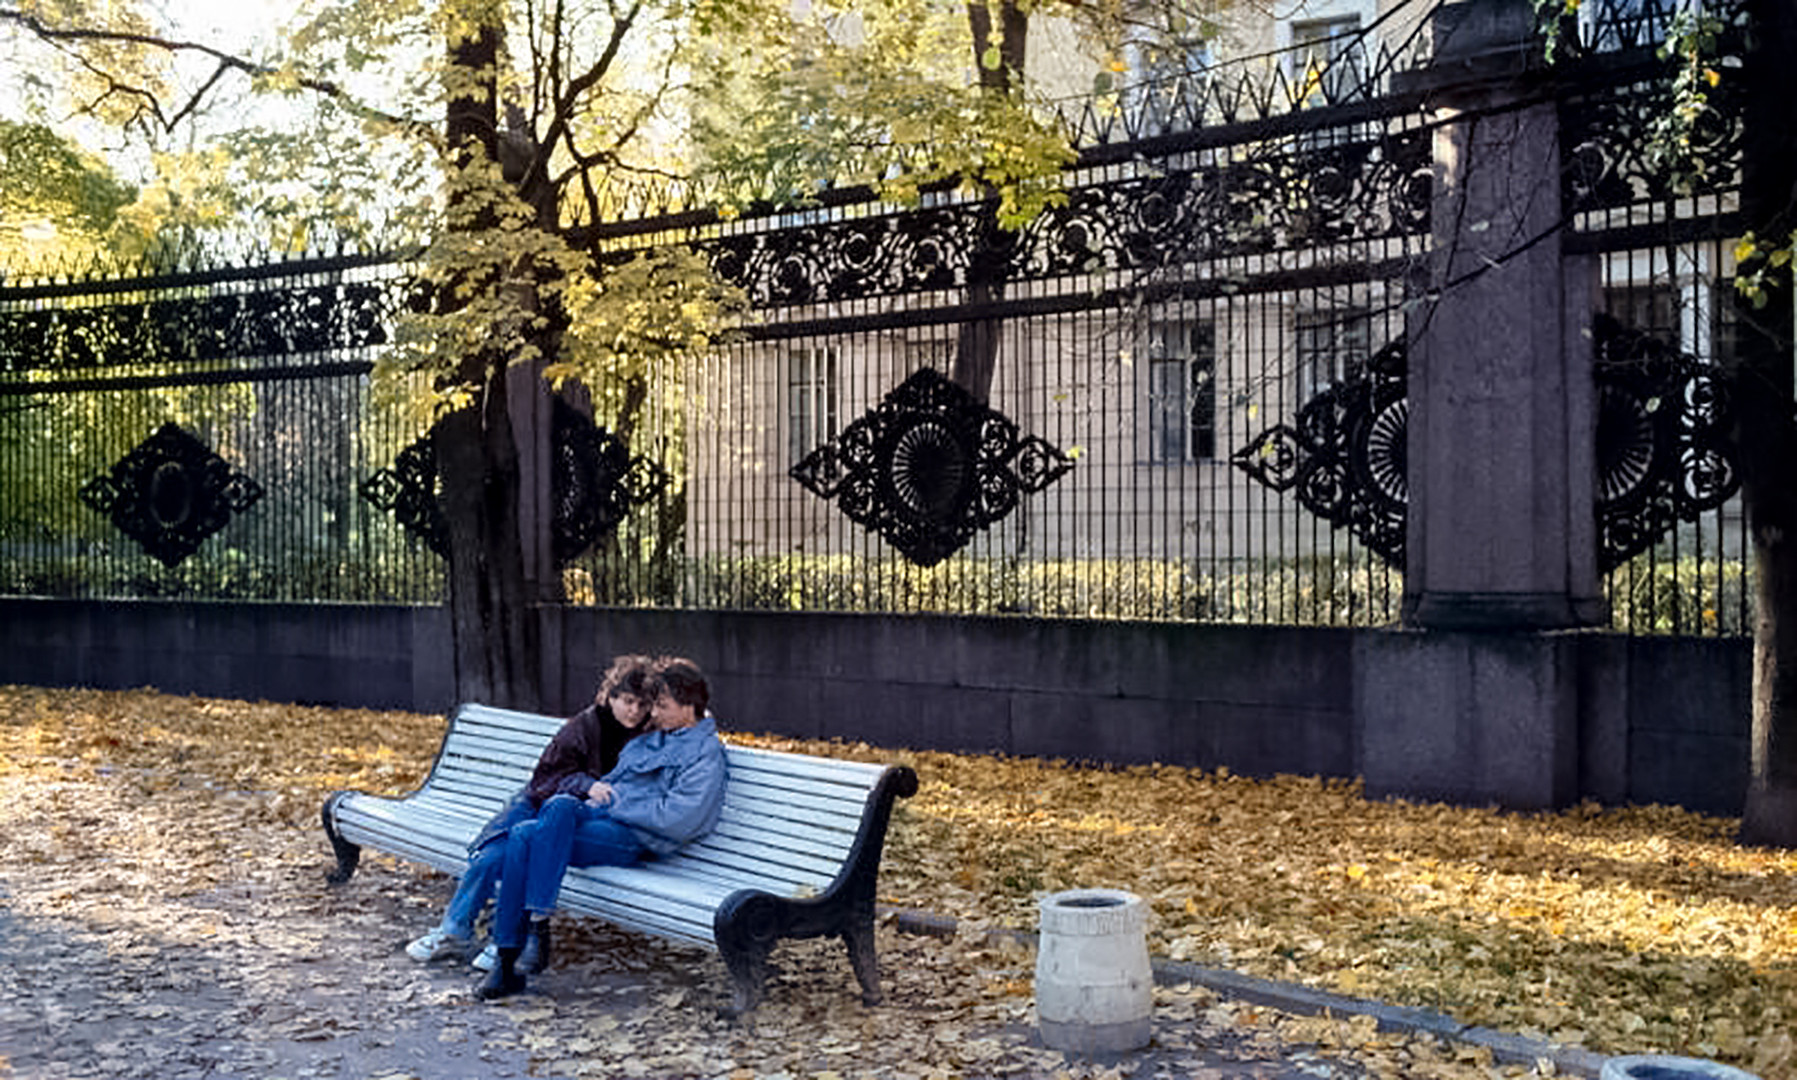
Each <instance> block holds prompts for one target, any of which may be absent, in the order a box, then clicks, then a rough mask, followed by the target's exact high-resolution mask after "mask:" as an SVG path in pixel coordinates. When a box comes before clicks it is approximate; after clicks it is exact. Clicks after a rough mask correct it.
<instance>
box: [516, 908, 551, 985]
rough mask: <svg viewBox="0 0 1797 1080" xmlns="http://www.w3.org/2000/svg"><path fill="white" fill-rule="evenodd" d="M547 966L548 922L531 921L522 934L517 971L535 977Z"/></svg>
mask: <svg viewBox="0 0 1797 1080" xmlns="http://www.w3.org/2000/svg"><path fill="white" fill-rule="evenodd" d="M548 966H549V920H548V919H532V920H530V929H529V930H527V931H525V934H524V949H523V951H521V952H519V953H518V970H519V971H521V972H523V973H524V974H526V975H535V974H537V973H539V972H541V971H542V970H543V969H544V968H547V967H548Z"/></svg>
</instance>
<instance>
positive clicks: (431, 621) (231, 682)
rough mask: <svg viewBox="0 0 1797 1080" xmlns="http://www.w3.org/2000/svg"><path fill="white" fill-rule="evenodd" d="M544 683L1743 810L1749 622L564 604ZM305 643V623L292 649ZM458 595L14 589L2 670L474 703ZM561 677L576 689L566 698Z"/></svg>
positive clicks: (1022, 741) (1235, 766)
mask: <svg viewBox="0 0 1797 1080" xmlns="http://www.w3.org/2000/svg"><path fill="white" fill-rule="evenodd" d="M542 617H543V620H544V625H543V628H544V634H543V641H544V646H545V655H544V657H543V670H544V672H545V673H546V686H547V687H548V690H547V695H548V697H549V698H550V700H546V701H545V702H544V708H545V709H547V710H548V711H551V712H556V713H560V714H563V715H566V714H570V713H572V712H574V711H575V710H576V709H578V708H580V707H581V706H583V705H585V704H586V702H587V701H589V700H591V695H592V693H593V690H594V688H595V686H596V685H597V681H598V678H599V675H600V673H601V672H602V670H603V667H604V664H605V662H606V661H608V660H609V659H610V658H611V657H612V656H613V655H615V654H616V653H619V652H650V653H655V652H677V653H683V654H686V655H690V656H692V657H694V658H695V659H697V660H699V662H700V663H702V664H703V665H704V666H705V667H706V669H707V670H708V671H709V672H710V674H711V675H712V678H713V683H714V686H715V690H716V698H717V702H718V713H719V716H720V718H721V719H722V720H723V721H724V724H725V726H726V727H727V728H728V727H735V728H737V729H738V730H746V731H768V732H775V733H780V734H788V735H794V736H800V737H832V736H840V737H843V738H851V739H863V740H866V741H869V742H873V743H877V744H882V745H889V746H909V747H916V748H919V749H940V750H957V751H1001V752H1005V753H1012V754H1027V755H1043V756H1054V757H1069V758H1090V759H1098V760H1107V761H1115V762H1138V761H1140V762H1147V761H1161V762H1168V763H1174V764H1181V765H1189V766H1197V767H1202V768H1215V767H1217V766H1220V765H1223V766H1228V767H1229V768H1230V769H1231V770H1233V771H1236V772H1240V773H1244V774H1251V775H1270V774H1273V773H1280V772H1287V773H1298V774H1305V775H1318V774H1320V775H1326V776H1353V775H1356V774H1360V775H1364V776H1365V778H1366V780H1367V790H1368V792H1369V793H1370V794H1374V795H1403V796H1406V797H1410V798H1444V799H1450V800H1453V801H1457V802H1470V803H1497V804H1502V805H1507V806H1516V807H1536V806H1550V805H1562V804H1564V803H1566V802H1570V801H1573V800H1574V799H1576V798H1578V797H1580V796H1592V797H1596V798H1599V799H1602V800H1604V801H1606V802H1621V801H1625V800H1634V801H1651V802H1675V803H1679V804H1682V805H1686V806H1691V807H1693V808H1695V809H1702V810H1706V811H1709V812H1716V813H1737V812H1739V809H1740V800H1741V797H1742V794H1743V792H1744V785H1745V776H1746V769H1747V742H1746V738H1747V726H1748V720H1747V709H1748V688H1749V682H1750V649H1749V643H1747V642H1745V641H1742V640H1739V639H1735V640H1690V639H1659V638H1651V639H1650V638H1627V637H1623V636H1620V635H1608V634H1596V633H1569V634H1540V635H1533V634H1526V633H1525V634H1507V635H1506V634H1477V633H1451V632H1425V633H1419V632H1409V631H1405V632H1393V631H1360V630H1345V629H1344V630H1331V629H1302V628H1282V627H1222V626H1189V625H1182V626H1173V625H1155V624H1128V623H1103V622H1085V621H1067V622H1050V621H1041V622H1037V621H1032V620H1026V619H972V620H958V619H952V618H937V617H933V616H930V617H904V616H812V615H794V614H783V613H741V612H680V611H655V610H625V609H616V610H612V609H599V610H595V609H587V608H545V609H543V614H542ZM277 642H284V643H286V649H285V650H278V649H276V643H277ZM452 664H453V656H452V654H451V651H450V647H449V624H448V616H447V613H446V612H445V611H444V610H443V609H441V608H427V607H400V606H394V607H390V608H389V607H377V606H372V605H370V606H361V605H303V604H296V605H257V604H244V605H232V604H186V603H180V602H156V601H138V602H126V603H114V602H101V601H63V600H43V599H35V598H31V599H19V598H0V682H12V683H25V684H33V685H40V686H93V687H102V688H110V689H132V688H136V687H141V686H155V687H158V688H160V689H164V690H167V691H170V692H173V693H198V694H206V695H212V696H222V697H236V698H246V699H252V700H253V699H267V700H273V701H310V702H321V703H327V704H336V705H349V706H369V707H383V708H388V707H391V708H412V709H416V710H418V711H422V712H428V713H439V714H440V713H447V712H448V711H449V710H450V709H452V708H453V707H454V705H455V704H456V702H455V701H454V700H453V685H454V683H453V672H452ZM557 697H560V698H561V700H559V701H557V700H554V699H555V698H557Z"/></svg>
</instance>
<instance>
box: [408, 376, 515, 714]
mask: <svg viewBox="0 0 1797 1080" xmlns="http://www.w3.org/2000/svg"><path fill="white" fill-rule="evenodd" d="M488 368H489V377H488V379H487V383H486V386H485V388H484V389H483V391H482V392H481V394H480V395H479V396H478V398H477V401H476V403H475V404H474V405H472V406H470V407H468V408H465V409H461V410H458V411H457V412H454V413H451V414H450V415H449V416H446V417H445V418H444V419H443V421H442V423H440V424H439V425H438V426H437V428H436V433H435V435H434V443H435V447H436V451H437V467H438V475H439V477H440V478H441V480H442V484H443V503H444V506H443V511H444V516H445V518H446V519H447V520H448V524H449V615H450V630H451V635H452V640H453V642H454V648H455V680H456V697H457V698H458V699H459V700H462V701H480V702H485V703H487V704H492V705H500V706H504V707H507V708H516V709H524V710H526V711H532V712H534V711H536V709H537V707H538V705H539V701H540V695H539V693H538V677H539V674H540V672H539V667H540V665H539V663H538V657H539V655H540V649H539V646H538V637H539V635H538V633H537V625H536V621H535V612H534V610H533V609H532V605H531V603H530V596H529V590H528V587H527V583H526V582H525V580H524V552H523V544H522V539H521V537H520V535H519V532H518V492H519V485H520V474H519V467H518V447H517V444H516V442H515V435H514V434H513V431H512V424H511V419H510V417H509V415H508V410H507V408H506V406H507V395H506V377H505V364H504V361H503V358H497V357H496V358H493V360H492V361H491V362H490V364H489V365H488Z"/></svg>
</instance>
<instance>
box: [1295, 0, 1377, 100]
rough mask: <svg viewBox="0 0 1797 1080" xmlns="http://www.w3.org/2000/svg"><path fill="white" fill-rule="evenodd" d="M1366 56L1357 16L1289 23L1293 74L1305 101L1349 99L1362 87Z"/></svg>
mask: <svg viewBox="0 0 1797 1080" xmlns="http://www.w3.org/2000/svg"><path fill="white" fill-rule="evenodd" d="M1365 58H1366V46H1365V43H1364V42H1363V41H1362V40H1361V36H1360V16H1359V15H1342V16H1339V17H1336V18H1331V19H1310V20H1306V21H1304V22H1295V23H1293V24H1292V77H1293V78H1294V79H1295V80H1297V81H1298V84H1299V85H1300V86H1301V87H1303V90H1304V99H1305V101H1306V102H1307V103H1308V104H1312V105H1320V104H1323V103H1325V102H1341V101H1346V100H1348V99H1349V98H1351V97H1352V96H1353V95H1354V93H1355V92H1356V91H1357V90H1359V89H1360V88H1361V80H1362V78H1363V77H1364V74H1365V69H1366V64H1365Z"/></svg>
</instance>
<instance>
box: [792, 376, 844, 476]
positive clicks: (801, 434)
mask: <svg viewBox="0 0 1797 1080" xmlns="http://www.w3.org/2000/svg"><path fill="white" fill-rule="evenodd" d="M786 365H787V366H786V423H787V426H786V439H787V454H788V457H789V463H790V464H793V465H797V464H798V463H799V462H801V461H803V460H805V455H807V454H809V453H811V451H813V450H815V449H817V448H818V447H820V446H822V445H823V444H825V443H827V442H829V441H830V440H831V439H834V438H835V437H836V416H837V412H836V350H835V349H795V350H793V351H792V352H790V353H787V354H786Z"/></svg>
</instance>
